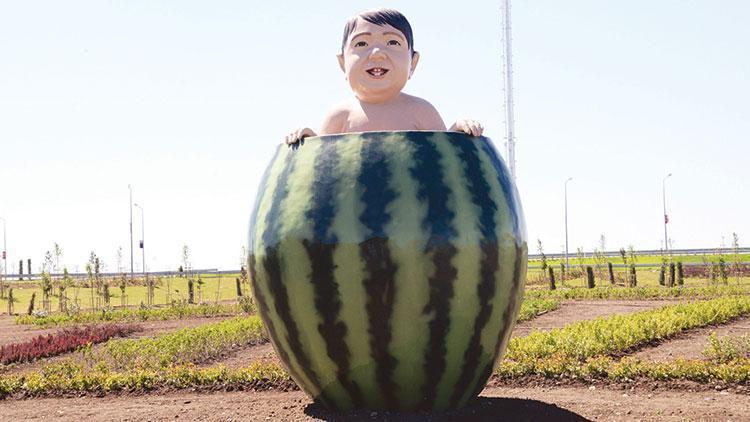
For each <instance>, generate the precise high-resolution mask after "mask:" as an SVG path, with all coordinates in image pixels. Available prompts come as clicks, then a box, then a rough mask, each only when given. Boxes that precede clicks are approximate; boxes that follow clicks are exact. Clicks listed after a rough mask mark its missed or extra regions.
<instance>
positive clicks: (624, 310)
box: [513, 300, 675, 337]
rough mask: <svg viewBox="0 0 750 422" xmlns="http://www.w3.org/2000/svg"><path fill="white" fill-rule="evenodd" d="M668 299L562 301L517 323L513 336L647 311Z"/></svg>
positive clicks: (670, 302)
mask: <svg viewBox="0 0 750 422" xmlns="http://www.w3.org/2000/svg"><path fill="white" fill-rule="evenodd" d="M673 303H675V302H673V301H666V300H634V301H622V300H574V301H565V302H561V303H560V307H559V308H558V309H557V310H555V311H552V312H548V313H546V314H544V315H541V316H538V317H536V318H534V319H532V320H530V321H526V322H522V323H520V324H518V325H516V328H515V329H514V330H513V337H522V336H525V335H527V334H529V333H530V332H531V330H533V329H537V330H551V329H553V328H562V327H564V326H565V325H567V324H570V323H573V322H578V321H584V320H588V319H595V318H599V317H607V316H610V315H615V314H620V315H622V314H630V313H633V312H639V311H645V310H647V309H654V308H659V307H661V306H664V305H669V304H673Z"/></svg>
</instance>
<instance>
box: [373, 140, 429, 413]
mask: <svg viewBox="0 0 750 422" xmlns="http://www.w3.org/2000/svg"><path fill="white" fill-rule="evenodd" d="M389 140H390V141H389ZM383 147H384V148H385V149H386V150H387V151H388V157H389V158H388V165H389V168H390V169H391V178H390V180H389V181H388V182H389V185H390V187H391V188H392V189H393V191H394V192H396V199H394V200H393V201H392V202H391V203H390V204H389V205H388V208H387V211H388V213H390V214H391V220H390V221H389V222H388V223H387V224H386V226H385V230H386V233H387V234H388V238H389V241H388V244H389V249H390V251H391V257H392V259H393V261H394V262H395V263H396V265H397V268H398V269H397V271H396V275H395V277H396V295H395V297H394V304H393V320H394V321H408V323H401V324H393V325H392V326H391V330H392V332H393V336H392V338H391V344H390V346H389V350H390V352H391V354H392V355H393V356H395V357H396V360H397V363H396V367H395V368H394V371H393V379H394V381H395V383H396V396H397V397H398V398H399V402H400V403H401V406H402V407H403V408H406V409H415V408H417V406H418V405H419V402H420V400H421V398H422V395H421V392H420V391H419V389H418V388H415V386H419V385H421V384H422V383H423V382H424V372H423V368H422V364H423V354H422V353H419V351H422V350H424V349H425V348H426V347H427V340H428V337H427V332H428V323H429V319H430V318H429V317H428V316H427V315H424V313H423V312H422V309H424V307H425V306H426V305H427V299H428V298H429V287H428V283H427V278H428V276H429V274H430V273H431V271H432V263H431V262H430V259H429V257H427V256H425V255H424V254H423V253H422V250H423V249H424V246H425V245H426V244H427V234H426V233H425V232H424V231H423V230H421V222H422V220H423V219H424V217H425V216H426V215H427V204H426V203H421V202H418V201H416V200H415V199H416V197H417V187H418V185H417V183H416V181H415V180H414V179H413V178H412V176H411V172H410V169H411V168H412V167H413V165H414V162H413V159H412V156H413V153H414V146H413V144H411V143H409V142H403V141H401V140H399V139H398V138H396V137H394V136H391V137H389V138H386V139H384V142H383Z"/></svg>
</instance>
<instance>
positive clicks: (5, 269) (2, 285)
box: [0, 217, 8, 296]
mask: <svg viewBox="0 0 750 422" xmlns="http://www.w3.org/2000/svg"><path fill="white" fill-rule="evenodd" d="M0 220H3V281H2V283H0V296H2V294H4V293H5V282H6V281H8V251H7V248H8V246H7V245H6V243H5V225H6V224H7V223H6V221H5V218H4V217H0Z"/></svg>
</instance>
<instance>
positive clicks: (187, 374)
mask: <svg viewBox="0 0 750 422" xmlns="http://www.w3.org/2000/svg"><path fill="white" fill-rule="evenodd" d="M198 387H206V388H245V389H253V388H259V389H268V388H284V389H296V388H297V387H296V385H295V384H294V382H293V381H292V380H291V378H290V377H289V375H288V374H287V373H286V371H284V369H283V368H281V367H280V366H278V365H275V364H265V363H253V364H251V365H249V366H248V367H245V368H240V369H228V368H226V367H223V366H216V367H211V368H196V367H195V366H192V365H183V366H176V367H171V368H165V369H160V370H132V371H126V372H109V371H106V370H94V371H88V372H84V371H82V370H81V369H80V367H77V366H71V368H70V370H69V371H67V372H66V371H42V372H37V373H33V374H27V375H10V376H0V399H1V398H3V397H6V396H8V395H11V394H19V395H22V396H36V395H55V394H71V393H82V392H95V393H107V392H120V391H148V390H154V389H159V388H198Z"/></svg>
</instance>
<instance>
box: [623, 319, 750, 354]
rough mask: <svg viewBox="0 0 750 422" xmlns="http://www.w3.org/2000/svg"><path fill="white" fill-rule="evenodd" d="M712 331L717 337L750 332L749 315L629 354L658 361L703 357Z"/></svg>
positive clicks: (736, 335)
mask: <svg viewBox="0 0 750 422" xmlns="http://www.w3.org/2000/svg"><path fill="white" fill-rule="evenodd" d="M712 332H714V333H716V335H717V336H718V337H723V336H732V337H739V336H741V335H743V334H750V316H746V317H744V318H740V319H738V320H736V321H734V322H731V323H729V324H725V325H719V326H715V327H706V328H699V329H696V330H690V331H689V332H687V333H684V334H681V335H678V336H677V337H675V338H673V339H672V340H668V341H665V342H663V343H661V344H659V345H657V346H654V347H649V348H647V349H643V350H641V351H639V352H637V353H634V354H632V355H631V356H633V357H637V358H640V359H643V360H653V361H659V362H665V361H672V360H674V359H677V358H685V359H704V356H703V351H704V350H705V349H706V347H708V345H709V342H708V336H709V334H711V333H712Z"/></svg>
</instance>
